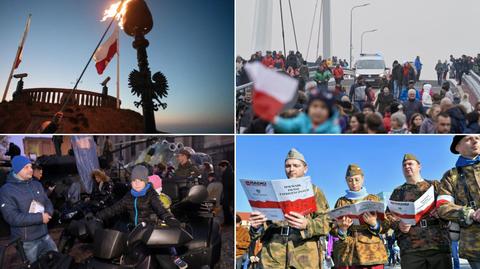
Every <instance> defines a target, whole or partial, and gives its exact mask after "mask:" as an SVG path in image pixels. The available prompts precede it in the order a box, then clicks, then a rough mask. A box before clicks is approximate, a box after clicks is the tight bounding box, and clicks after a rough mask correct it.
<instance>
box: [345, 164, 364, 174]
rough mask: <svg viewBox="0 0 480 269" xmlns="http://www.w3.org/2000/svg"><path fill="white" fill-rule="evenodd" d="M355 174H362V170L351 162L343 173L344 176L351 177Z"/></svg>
mask: <svg viewBox="0 0 480 269" xmlns="http://www.w3.org/2000/svg"><path fill="white" fill-rule="evenodd" d="M356 175H362V176H363V171H362V168H360V166H358V165H356V164H354V163H352V164H350V165H349V166H348V168H347V173H346V174H345V178H349V177H353V176H356Z"/></svg>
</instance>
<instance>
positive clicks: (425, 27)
mask: <svg viewBox="0 0 480 269" xmlns="http://www.w3.org/2000/svg"><path fill="white" fill-rule="evenodd" d="M261 1H273V23H272V28H273V29H272V50H283V49H282V47H283V45H282V35H281V23H280V9H279V0H261ZM316 1H317V0H295V1H291V2H292V10H293V16H294V19H295V28H296V31H297V40H298V45H299V49H300V51H302V52H303V54H304V55H305V54H306V51H307V46H308V40H309V36H310V28H311V25H312V19H313V13H314V7H315V2H316ZM320 2H321V0H319V5H318V6H319V7H318V10H317V12H319V11H320ZM331 2H332V4H331V5H332V13H331V14H332V15H331V17H332V22H331V24H332V54H333V55H337V56H339V57H340V58H345V59H347V60H348V58H349V39H350V9H351V7H353V6H354V5H359V4H363V3H370V6H367V7H362V8H358V9H355V10H354V12H353V22H354V23H353V24H354V25H353V46H354V51H353V55H354V56H355V55H358V54H359V52H360V36H361V33H362V31H366V30H371V29H378V31H377V32H375V33H369V34H366V35H365V38H364V51H366V52H381V53H383V54H384V56H385V59H386V61H387V66H391V63H392V62H393V60H395V59H398V60H399V61H406V60H409V61H413V59H414V58H415V56H417V55H419V56H420V57H421V58H422V60H423V62H424V66H423V67H424V69H423V71H422V74H424V75H425V76H424V77H423V78H428V79H435V78H436V75H435V73H434V70H433V69H434V66H435V63H436V62H437V61H438V59H440V58H441V59H443V60H446V59H448V57H449V55H450V54H453V55H454V56H456V57H457V56H459V55H461V54H470V55H476V54H477V53H478V52H480V46H479V45H480V37H479V36H478V34H477V32H478V29H480V21H479V20H478V12H479V11H480V1H478V0H460V1H450V0H422V1H418V0H402V1H399V0H364V1H362V0H332V1H331ZM255 3H256V0H241V1H240V0H239V1H236V13H237V14H236V16H237V24H236V28H237V29H236V43H237V54H238V55H241V56H243V57H244V58H249V57H250V54H251V53H252V37H253V32H252V31H253V17H254V7H255ZM282 3H283V14H284V25H285V37H286V47H287V51H288V50H293V49H295V41H294V38H293V27H292V24H291V19H290V13H289V9H288V1H287V0H284V1H282ZM316 21H317V22H316V26H315V28H314V30H313V32H314V33H317V32H318V14H317V17H316ZM460 27H463V29H461V28H460ZM316 40H317V35H315V34H314V35H313V37H312V44H311V45H310V56H309V58H310V59H309V60H312V59H313V58H314V56H313V53H315V52H316V46H317V42H316ZM320 51H321V44H320ZM312 52H313V53H312Z"/></svg>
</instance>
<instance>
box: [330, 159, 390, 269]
mask: <svg viewBox="0 0 480 269" xmlns="http://www.w3.org/2000/svg"><path fill="white" fill-rule="evenodd" d="M345 178H346V181H347V185H348V190H346V191H345V192H346V194H345V196H343V197H340V198H339V199H338V200H337V202H336V204H335V208H339V207H343V206H347V205H351V204H355V203H358V202H362V201H375V202H378V201H380V198H378V197H377V196H376V195H373V194H368V192H367V189H366V188H365V187H364V186H363V182H364V174H363V171H362V169H361V168H360V167H359V166H358V165H356V164H350V165H349V166H348V168H347V173H346V175H345ZM361 219H362V220H363V221H362V222H364V224H360V225H353V221H352V219H350V218H349V217H346V216H344V217H342V218H341V219H337V220H336V221H335V224H334V227H333V228H332V230H331V231H330V234H331V235H332V236H336V237H338V238H339V240H338V241H336V242H335V243H334V245H333V255H332V258H333V261H334V263H335V266H336V267H335V268H340V269H352V268H354V269H359V268H362V269H363V268H369V269H370V268H373V269H380V268H383V265H384V264H385V263H386V262H387V252H386V250H385V246H384V245H383V241H382V239H381V238H380V232H381V230H383V229H382V227H381V225H380V224H381V223H380V221H379V220H378V219H377V215H376V214H372V213H369V212H367V213H364V214H363V215H362V216H361Z"/></svg>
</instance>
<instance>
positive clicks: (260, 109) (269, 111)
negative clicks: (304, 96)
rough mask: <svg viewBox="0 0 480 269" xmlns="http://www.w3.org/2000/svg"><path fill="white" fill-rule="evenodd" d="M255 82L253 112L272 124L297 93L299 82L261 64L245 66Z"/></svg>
mask: <svg viewBox="0 0 480 269" xmlns="http://www.w3.org/2000/svg"><path fill="white" fill-rule="evenodd" d="M245 70H246V71H247V74H248V76H249V77H250V79H251V80H252V81H253V101H252V102H253V110H254V112H255V113H256V114H257V115H258V116H259V117H260V118H262V119H264V120H267V121H270V122H272V121H273V119H274V118H275V116H276V115H278V114H279V113H280V112H281V111H282V110H283V109H284V108H285V106H286V105H287V104H288V103H289V102H291V101H292V100H293V98H294V97H295V96H296V93H297V86H298V81H297V80H296V79H294V78H291V77H289V76H287V75H285V74H281V73H279V72H276V71H274V70H271V69H268V68H266V67H265V66H263V65H262V64H261V63H259V62H255V63H249V64H247V65H245Z"/></svg>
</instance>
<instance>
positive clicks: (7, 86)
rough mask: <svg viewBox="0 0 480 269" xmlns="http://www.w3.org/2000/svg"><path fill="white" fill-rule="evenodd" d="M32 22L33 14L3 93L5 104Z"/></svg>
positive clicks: (29, 16)
mask: <svg viewBox="0 0 480 269" xmlns="http://www.w3.org/2000/svg"><path fill="white" fill-rule="evenodd" d="M31 20H32V14H29V15H28V18H27V24H26V26H25V31H24V32H23V36H22V40H21V41H20V44H19V45H18V49H17V54H16V55H15V60H14V61H13V65H12V69H11V70H10V74H9V75H8V79H7V85H6V86H5V91H4V92H3V97H2V102H5V100H6V99H7V93H8V88H9V87H10V82H11V81H12V77H13V71H14V70H15V69H17V68H18V66H19V65H20V62H21V61H22V55H23V45H24V44H25V40H26V39H27V34H28V32H29V31H30V22H31Z"/></svg>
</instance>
